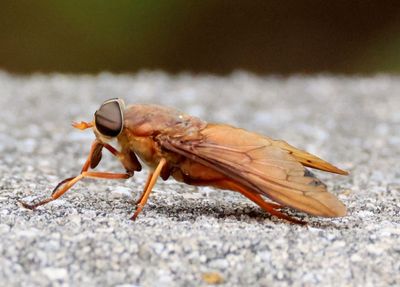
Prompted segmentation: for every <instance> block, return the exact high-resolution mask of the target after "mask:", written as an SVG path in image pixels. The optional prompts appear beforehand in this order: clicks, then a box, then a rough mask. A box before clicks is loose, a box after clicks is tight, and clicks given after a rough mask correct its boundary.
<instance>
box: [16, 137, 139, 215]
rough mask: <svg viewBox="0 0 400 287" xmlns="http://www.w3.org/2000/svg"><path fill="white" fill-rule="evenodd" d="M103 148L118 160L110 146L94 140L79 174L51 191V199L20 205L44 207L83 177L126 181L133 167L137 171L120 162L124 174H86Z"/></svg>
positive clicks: (114, 150) (97, 160)
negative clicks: (124, 171)
mask: <svg viewBox="0 0 400 287" xmlns="http://www.w3.org/2000/svg"><path fill="white" fill-rule="evenodd" d="M103 147H105V148H106V149H108V150H109V151H110V152H111V153H112V154H113V155H115V156H117V157H118V158H119V159H120V152H118V151H117V150H116V149H114V148H113V147H112V146H110V145H108V144H103V143H101V142H100V141H98V140H97V139H96V140H94V142H93V144H92V146H91V148H90V152H89V155H88V157H87V159H86V161H85V163H84V164H83V167H82V169H81V173H80V174H79V175H78V176H73V177H69V178H66V179H64V180H62V181H61V182H60V183H58V184H57V186H56V187H55V188H54V189H53V191H52V193H51V197H48V198H46V199H44V200H42V201H40V202H39V203H36V204H28V203H25V202H21V201H20V202H21V204H22V205H23V206H24V207H26V208H29V209H35V208H36V207H38V206H41V205H44V204H46V203H48V202H50V201H53V200H55V199H57V198H59V197H60V196H61V195H63V194H64V193H65V192H67V191H68V190H69V189H70V188H71V187H72V186H73V185H74V184H75V183H77V182H78V181H80V180H81V179H83V178H85V177H91V178H104V179H127V178H129V177H131V176H133V173H134V170H132V169H133V167H135V169H137V166H136V165H135V166H134V165H130V166H128V165H126V164H124V162H122V161H121V162H122V164H123V165H124V167H125V169H126V170H127V172H126V173H106V172H88V170H89V168H90V167H92V168H93V167H96V166H97V164H98V163H99V162H100V160H101V150H102V148H103ZM60 187H62V188H61V189H60Z"/></svg>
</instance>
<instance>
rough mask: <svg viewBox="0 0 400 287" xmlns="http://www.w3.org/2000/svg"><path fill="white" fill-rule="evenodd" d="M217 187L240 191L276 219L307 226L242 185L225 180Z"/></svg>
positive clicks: (217, 184)
mask: <svg viewBox="0 0 400 287" xmlns="http://www.w3.org/2000/svg"><path fill="white" fill-rule="evenodd" d="M215 186H217V187H219V188H223V189H230V190H234V191H238V192H240V193H241V194H243V195H244V196H245V197H247V198H248V199H250V200H251V201H253V202H254V203H255V204H257V205H258V206H259V207H261V208H262V209H263V210H265V211H266V212H268V213H270V214H272V215H275V216H276V217H278V218H280V219H285V220H287V221H290V222H293V223H296V224H302V225H304V224H306V222H304V221H301V220H299V219H295V218H293V217H290V216H289V215H287V214H285V213H282V212H280V211H278V210H277V209H279V208H282V206H281V205H279V204H275V203H272V202H267V201H265V200H264V199H263V198H262V197H261V195H260V194H258V193H255V192H253V191H250V190H248V189H247V188H245V187H243V186H242V185H240V184H238V183H236V182H234V181H231V180H228V179H225V180H220V181H218V182H217V183H216V185H215Z"/></svg>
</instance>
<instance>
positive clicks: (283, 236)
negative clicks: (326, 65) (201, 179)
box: [0, 72, 400, 286]
mask: <svg viewBox="0 0 400 287" xmlns="http://www.w3.org/2000/svg"><path fill="white" fill-rule="evenodd" d="M112 97H123V98H124V99H125V100H126V102H128V103H129V102H130V103H139V102H152V103H158V104H165V105H169V106H174V107H177V108H180V109H182V110H184V111H186V112H188V113H191V114H194V115H197V116H200V117H202V118H204V119H207V120H208V121H217V122H228V123H231V124H235V125H238V126H241V127H244V128H247V129H250V130H253V131H257V132H261V133H264V134H267V135H270V136H272V137H275V138H281V139H285V140H287V141H288V142H290V143H292V144H293V145H295V146H298V147H301V148H305V149H307V150H309V151H311V152H314V153H316V154H318V155H320V156H321V157H323V158H325V159H327V160H329V161H331V162H333V163H335V164H337V165H338V166H340V167H342V168H344V169H348V170H349V171H351V175H350V176H348V177H343V176H336V175H330V174H327V173H320V172H318V175H319V176H320V178H322V179H323V180H324V181H325V182H326V183H327V184H328V186H329V187H330V189H331V190H332V192H334V193H336V194H338V196H339V197H340V199H342V200H343V201H344V202H345V204H346V205H347V206H348V208H349V213H350V214H349V216H347V217H345V218H338V219H325V218H315V217H311V216H306V215H304V214H302V213H300V212H293V211H290V210H288V212H290V213H291V214H293V215H296V216H298V217H300V218H304V219H305V220H306V221H308V222H309V225H308V226H297V225H292V224H289V223H287V222H284V221H280V220H277V219H276V218H271V216H269V215H268V214H265V213H263V212H262V211H260V209H259V208H258V207H257V206H255V205H254V204H253V203H252V202H250V201H248V200H246V199H244V198H242V197H241V196H240V195H239V194H235V193H233V192H229V191H217V190H213V189H211V188H195V187H191V186H186V185H182V184H177V183H176V182H174V181H173V180H170V181H167V182H163V181H161V180H160V181H159V182H158V183H157V185H156V187H155V189H154V192H153V193H152V195H151V197H150V200H149V203H148V205H147V206H146V207H145V209H144V211H143V213H142V214H141V216H140V217H139V219H138V220H137V221H136V222H134V223H133V222H131V221H130V220H129V219H128V218H129V217H130V215H132V212H133V200H134V198H135V197H136V196H137V195H138V194H139V191H141V189H142V187H143V184H144V180H145V178H146V172H145V171H143V172H141V173H137V174H135V177H134V178H133V179H130V180H127V181H114V182H113V181H105V180H99V181H94V180H86V181H85V182H82V183H80V184H78V185H77V186H76V187H75V188H73V190H71V191H70V192H68V193H67V194H66V195H65V196H64V197H62V198H61V199H60V200H58V201H56V202H53V203H51V204H48V205H47V206H44V207H41V208H39V209H38V210H36V211H34V212H32V211H30V210H26V209H24V208H22V207H21V206H20V205H19V204H18V203H17V200H19V199H23V200H25V201H31V200H37V199H39V198H43V197H45V196H48V195H49V193H50V191H51V189H52V188H53V187H54V185H55V184H56V183H57V182H58V181H60V180H61V179H63V178H65V177H68V176H71V175H76V174H77V173H78V172H79V170H80V167H81V165H82V164H83V162H84V159H85V156H86V154H87V152H88V150H89V145H90V142H91V141H92V139H93V135H92V134H91V132H80V131H77V130H74V129H73V128H72V127H71V126H70V122H71V121H73V120H90V119H91V117H92V114H93V113H94V111H95V110H96V109H97V108H98V106H99V105H100V103H101V102H102V101H103V100H105V99H108V98H112ZM0 106H1V112H0V153H1V156H0V174H1V179H0V254H1V256H0V266H1V268H0V282H1V284H0V285H2V286H206V285H208V284H211V283H212V282H221V281H222V283H220V284H222V286H224V285H225V286H250V285H252V286H301V285H302V286H317V285H319V286H388V285H393V286H394V285H397V286H399V285H400V260H399V259H400V244H399V243H400V215H399V212H400V208H399V196H400V154H399V150H400V149H399V146H400V78H399V77H391V76H379V75H378V76H375V77H370V78H358V77H350V78H346V77H329V76H316V77H302V76H295V77H290V78H279V77H258V76H253V75H251V74H246V73H241V72H238V73H234V74H232V75H230V76H227V77H214V76H191V75H188V74H182V75H178V76H169V75H166V74H164V73H159V72H155V73H146V72H143V73H139V74H135V75H111V74H106V73H105V74H100V75H98V76H75V75H49V76H47V75H32V76H14V75H10V74H7V73H5V72H0ZM98 169H99V170H113V171H120V170H121V169H120V166H119V164H118V163H117V162H116V161H115V160H114V159H112V158H111V157H110V156H106V157H105V159H104V160H103V161H102V163H101V165H100V166H99V168H98Z"/></svg>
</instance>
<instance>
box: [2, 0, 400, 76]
mask: <svg viewBox="0 0 400 287" xmlns="http://www.w3.org/2000/svg"><path fill="white" fill-rule="evenodd" d="M399 52H400V2H398V1H350V0H349V1H340V0H339V1H304V0H300V1H209V0H203V1H183V0H182V1H181V0H169V1H163V0H159V1H134V0H124V1H104V0H97V1H93V0H86V1H85V0H81V1H76V0H70V1H57V0H54V1H43V0H42V1H41V0H38V1H26V0H25V1H18V0H16V1H8V0H1V2H0V69H4V70H7V71H11V72H17V73H30V72H35V71H39V72H52V71H59V72H73V73H75V72H89V73H96V72H99V71H113V72H135V71H137V70H140V69H162V70H166V71H170V72H180V71H191V72H207V73H229V72H231V71H233V70H236V69H245V70H249V71H252V72H256V73H278V74H288V73H316V72H333V73H376V72H394V73H398V72H399V71H400V53H399Z"/></svg>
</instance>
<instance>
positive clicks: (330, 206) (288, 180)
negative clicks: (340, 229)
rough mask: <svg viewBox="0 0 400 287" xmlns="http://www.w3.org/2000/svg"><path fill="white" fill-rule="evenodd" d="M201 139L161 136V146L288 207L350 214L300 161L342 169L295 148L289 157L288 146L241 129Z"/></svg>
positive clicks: (208, 132) (206, 133) (211, 130)
mask: <svg viewBox="0 0 400 287" xmlns="http://www.w3.org/2000/svg"><path fill="white" fill-rule="evenodd" d="M201 134H202V136H203V137H202V139H200V140H191V139H188V140H185V139H184V138H178V139H177V138H172V137H162V138H161V139H160V142H161V144H162V146H163V147H164V148H165V149H167V150H170V151H173V152H176V153H179V154H181V155H183V156H185V157H188V158H190V159H192V160H194V161H197V162H199V163H201V164H203V165H205V166H207V167H210V168H213V169H215V170H217V171H219V172H221V173H223V174H224V175H226V176H227V177H229V178H231V179H233V180H235V181H236V182H238V183H240V184H242V185H243V186H245V187H247V188H248V189H249V190H251V191H254V192H256V193H259V194H262V195H265V196H267V197H269V198H270V199H272V200H274V201H276V202H278V203H281V204H283V205H285V206H290V207H293V208H295V209H298V210H301V211H304V212H307V213H310V214H313V215H318V216H329V217H331V216H344V215H345V214H346V207H345V206H344V205H343V203H342V202H340V201H339V200H338V199H337V198H336V197H335V196H334V195H332V194H330V193H329V192H328V191H327V189H326V186H325V185H324V184H323V183H322V182H321V181H320V180H318V179H317V178H315V177H314V176H313V174H312V173H311V172H309V171H308V170H307V169H306V168H305V167H304V166H303V165H302V163H303V162H302V160H301V159H303V158H304V159H307V158H310V157H311V159H313V162H312V165H311V164H308V166H312V167H316V168H320V169H323V170H326V169H328V168H325V167H329V170H330V171H333V172H338V171H341V170H340V169H337V168H336V167H334V166H332V165H330V164H329V163H327V162H325V161H323V160H321V159H319V158H317V157H315V156H313V155H311V154H308V153H305V152H303V153H302V152H301V151H299V150H297V149H296V153H294V152H291V150H290V148H287V146H289V145H287V146H285V145H283V144H282V142H278V144H277V142H276V141H274V140H272V139H269V138H267V137H263V136H261V135H258V134H255V133H251V132H248V131H246V130H243V129H238V128H234V127H231V126H227V125H208V126H207V128H205V129H203V130H202V131H201ZM289 147H290V146H289ZM292 148H293V147H292ZM293 149H294V148H293ZM307 163H308V162H307ZM321 164H322V168H321ZM305 165H307V164H305ZM338 173H345V172H344V171H341V172H338Z"/></svg>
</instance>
